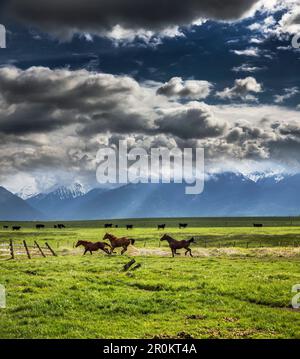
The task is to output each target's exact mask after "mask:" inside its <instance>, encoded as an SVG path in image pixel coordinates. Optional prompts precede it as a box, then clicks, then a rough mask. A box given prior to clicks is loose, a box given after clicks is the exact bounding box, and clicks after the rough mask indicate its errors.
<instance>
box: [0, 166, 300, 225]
mask: <svg viewBox="0 0 300 359" xmlns="http://www.w3.org/2000/svg"><path fill="white" fill-rule="evenodd" d="M185 186H186V184H128V185H126V186H123V187H119V188H115V189H110V190H104V189H100V188H95V189H93V190H91V191H89V192H88V193H84V191H83V190H82V189H81V188H80V186H79V187H77V188H76V190H75V191H70V188H69V189H68V188H66V187H60V188H56V189H55V190H54V191H52V192H50V193H46V194H43V193H41V194H38V195H37V196H34V197H32V198H29V199H28V200H26V201H23V200H22V199H20V198H18V197H16V196H14V195H12V194H11V193H10V192H8V191H6V190H4V189H3V190H4V191H6V192H7V193H10V196H8V195H7V193H6V197H5V196H4V197H5V198H6V202H5V203H6V205H5V207H6V208H7V209H8V210H9V213H8V210H6V208H5V207H3V206H2V209H1V210H2V212H1V216H0V219H4V218H7V217H9V218H19V219H20V218H22V219H24V220H33V219H36V218H41V219H43V218H44V219H48V220H93V219H104V218H105V219H108V218H111V219H113V218H147V217H148V218H155V217H156V218H159V217H226V216H227V217H241V216H244V217H246V216H249V217H254V216H297V215H300V175H293V176H286V177H282V178H281V177H278V176H269V177H263V176H255V178H254V179H251V178H248V177H246V176H244V175H242V174H236V173H230V172H229V173H222V174H217V175H213V176H210V177H209V178H208V179H207V180H206V182H205V189H204V192H203V193H202V194H200V195H186V194H185ZM3 190H2V191H3ZM0 197H1V192H0ZM16 199H18V205H17V204H16ZM20 201H21V202H20ZM20 203H22V206H23V207H22V208H23V210H22V212H20V210H19V209H18V208H16V207H17V206H20ZM14 208H15V210H14ZM20 208H21V207H20ZM14 216H15V217H14Z"/></svg>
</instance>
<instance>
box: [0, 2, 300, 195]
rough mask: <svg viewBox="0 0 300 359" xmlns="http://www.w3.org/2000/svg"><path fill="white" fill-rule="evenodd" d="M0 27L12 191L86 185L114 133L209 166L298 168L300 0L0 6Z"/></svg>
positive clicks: (6, 166) (0, 177) (6, 163)
mask: <svg viewBox="0 0 300 359" xmlns="http://www.w3.org/2000/svg"><path fill="white" fill-rule="evenodd" d="M41 3H42V6H41ZM0 24H3V25H4V26H5V27H6V30H7V48H6V49H0V184H1V185H3V186H4V187H6V188H8V189H10V190H11V191H13V192H18V191H20V190H21V189H22V188H24V187H27V188H30V189H32V191H35V192H43V191H47V190H48V189H49V188H51V187H52V186H54V185H56V184H69V183H73V182H74V181H80V182H81V183H83V184H84V185H85V186H86V187H88V188H91V187H94V186H96V185H97V183H96V168H97V163H96V153H97V151H98V150H99V148H101V147H103V146H116V144H117V143H118V141H119V140H121V139H126V140H127V141H128V144H129V147H130V148H133V147H135V146H142V147H144V148H145V149H147V150H150V148H153V147H167V148H170V149H171V148H174V147H175V148H176V147H179V148H180V149H183V148H186V147H189V148H190V147H192V148H196V147H201V148H204V150H205V165H206V168H207V171H209V172H225V171H234V172H241V173H244V174H247V175H253V174H255V173H260V174H262V175H271V174H278V173H283V174H290V173H298V172H300V156H299V150H300V121H299V115H300V77H299V64H300V49H297V48H293V47H292V38H293V36H294V35H295V34H298V33H299V34H300V1H299V0H286V1H281V0H264V1H262V0H227V1H219V0H185V1H181V0H172V1H171V0H169V1H168V0H159V1H158V0H85V1H80V0H65V1H61V0H60V1H58V0H43V1H42V2H41V1H38V0H7V1H3V2H1V5H0Z"/></svg>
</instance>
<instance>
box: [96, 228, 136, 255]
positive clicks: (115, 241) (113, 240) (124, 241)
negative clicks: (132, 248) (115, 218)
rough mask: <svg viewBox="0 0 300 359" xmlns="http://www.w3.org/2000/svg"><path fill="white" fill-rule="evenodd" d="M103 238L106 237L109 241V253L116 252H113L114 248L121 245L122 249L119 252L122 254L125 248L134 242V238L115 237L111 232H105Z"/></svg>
mask: <svg viewBox="0 0 300 359" xmlns="http://www.w3.org/2000/svg"><path fill="white" fill-rule="evenodd" d="M103 239H104V240H105V239H108V240H109V241H110V244H111V253H116V252H114V250H115V248H120V247H122V248H123V249H122V251H121V254H124V253H125V252H126V251H127V248H128V246H129V245H130V244H134V242H135V240H134V239H129V238H126V237H122V238H117V237H115V236H114V235H112V234H109V233H106V234H105V236H104V237H103Z"/></svg>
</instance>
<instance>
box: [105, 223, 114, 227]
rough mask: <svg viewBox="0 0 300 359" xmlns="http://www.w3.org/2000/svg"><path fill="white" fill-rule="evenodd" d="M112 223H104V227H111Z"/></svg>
mask: <svg viewBox="0 0 300 359" xmlns="http://www.w3.org/2000/svg"><path fill="white" fill-rule="evenodd" d="M112 226H113V225H112V223H105V224H104V228H112Z"/></svg>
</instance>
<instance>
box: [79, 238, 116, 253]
mask: <svg viewBox="0 0 300 359" xmlns="http://www.w3.org/2000/svg"><path fill="white" fill-rule="evenodd" d="M79 246H83V247H84V249H85V251H84V253H83V255H85V254H86V252H90V253H91V254H93V252H96V251H98V250H99V249H101V250H102V251H103V252H105V253H106V254H111V252H110V251H109V250H108V249H107V248H105V247H109V248H111V246H110V245H109V244H107V243H103V242H96V243H93V242H87V241H78V242H77V243H76V246H75V247H76V248H77V247H79Z"/></svg>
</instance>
